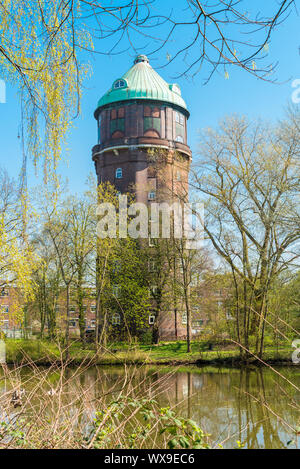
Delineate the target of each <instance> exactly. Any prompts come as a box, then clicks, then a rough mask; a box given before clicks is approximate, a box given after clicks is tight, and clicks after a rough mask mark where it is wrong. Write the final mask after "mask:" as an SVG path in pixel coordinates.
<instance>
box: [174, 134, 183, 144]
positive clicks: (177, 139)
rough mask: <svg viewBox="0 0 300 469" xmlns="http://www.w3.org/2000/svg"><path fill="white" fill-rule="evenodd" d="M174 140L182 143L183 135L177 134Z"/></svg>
mask: <svg viewBox="0 0 300 469" xmlns="http://www.w3.org/2000/svg"><path fill="white" fill-rule="evenodd" d="M175 141H176V142H179V143H184V140H183V137H182V136H181V135H177V137H176V139H175Z"/></svg>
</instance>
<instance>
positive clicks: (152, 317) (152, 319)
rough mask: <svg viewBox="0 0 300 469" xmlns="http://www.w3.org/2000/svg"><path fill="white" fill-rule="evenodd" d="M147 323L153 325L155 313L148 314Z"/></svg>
mask: <svg viewBox="0 0 300 469" xmlns="http://www.w3.org/2000/svg"><path fill="white" fill-rule="evenodd" d="M148 322H149V325H150V326H153V324H154V323H155V315H154V314H149V319H148Z"/></svg>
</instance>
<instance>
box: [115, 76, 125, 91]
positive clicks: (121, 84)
mask: <svg viewBox="0 0 300 469" xmlns="http://www.w3.org/2000/svg"><path fill="white" fill-rule="evenodd" d="M121 88H126V81H125V80H123V79H122V78H120V79H119V80H117V81H116V82H115V83H114V90H119V89H121Z"/></svg>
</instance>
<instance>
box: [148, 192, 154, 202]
mask: <svg viewBox="0 0 300 469" xmlns="http://www.w3.org/2000/svg"><path fill="white" fill-rule="evenodd" d="M155 198H156V191H154V190H152V191H150V192H148V199H149V200H155Z"/></svg>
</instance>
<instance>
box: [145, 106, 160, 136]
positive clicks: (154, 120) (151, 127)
mask: <svg viewBox="0 0 300 469" xmlns="http://www.w3.org/2000/svg"><path fill="white" fill-rule="evenodd" d="M150 131H154V134H153V135H150V134H149V132H150ZM160 131H161V123H160V109H159V108H158V107H153V106H144V135H147V136H149V137H151V136H153V137H158V138H159V137H160Z"/></svg>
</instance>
